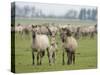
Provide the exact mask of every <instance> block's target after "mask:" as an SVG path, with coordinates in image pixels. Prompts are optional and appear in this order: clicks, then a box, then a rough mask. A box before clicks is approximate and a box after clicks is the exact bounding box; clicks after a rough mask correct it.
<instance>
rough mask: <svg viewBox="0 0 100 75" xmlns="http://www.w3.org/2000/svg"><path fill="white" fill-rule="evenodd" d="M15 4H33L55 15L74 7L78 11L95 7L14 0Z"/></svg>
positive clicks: (30, 5)
mask: <svg viewBox="0 0 100 75" xmlns="http://www.w3.org/2000/svg"><path fill="white" fill-rule="evenodd" d="M16 5H18V6H19V7H23V6H25V5H27V6H29V7H32V6H35V7H36V9H41V10H42V12H43V13H44V14H46V15H48V14H54V15H56V16H59V15H64V14H65V13H66V12H67V11H68V10H71V9H74V10H77V11H78V12H79V10H80V9H81V8H86V9H93V8H94V9H95V8H96V7H95V6H80V5H67V4H46V3H33V2H16Z"/></svg>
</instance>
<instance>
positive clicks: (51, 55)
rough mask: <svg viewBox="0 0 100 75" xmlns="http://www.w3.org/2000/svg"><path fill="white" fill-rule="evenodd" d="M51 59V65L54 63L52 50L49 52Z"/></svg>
mask: <svg viewBox="0 0 100 75" xmlns="http://www.w3.org/2000/svg"><path fill="white" fill-rule="evenodd" d="M49 55H50V56H49V59H50V65H52V63H53V52H50V53H49Z"/></svg>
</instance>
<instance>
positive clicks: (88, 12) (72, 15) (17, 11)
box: [11, 5, 97, 21]
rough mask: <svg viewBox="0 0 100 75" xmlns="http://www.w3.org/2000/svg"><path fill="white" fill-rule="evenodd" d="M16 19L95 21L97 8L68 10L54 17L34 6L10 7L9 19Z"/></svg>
mask: <svg viewBox="0 0 100 75" xmlns="http://www.w3.org/2000/svg"><path fill="white" fill-rule="evenodd" d="M15 16H16V17H18V18H63V19H80V20H94V21H95V20H97V8H95V9H94V8H91V9H86V8H81V9H80V11H79V12H78V11H77V10H74V9H70V10H68V11H67V12H66V13H65V14H64V15H59V16H56V15H54V14H49V15H46V14H45V13H43V11H42V10H41V9H37V8H36V7H35V6H32V7H29V6H27V5H25V6H24V7H20V6H17V5H12V6H11V17H15Z"/></svg>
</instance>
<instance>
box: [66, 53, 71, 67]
mask: <svg viewBox="0 0 100 75" xmlns="http://www.w3.org/2000/svg"><path fill="white" fill-rule="evenodd" d="M67 57H68V61H67V64H68V65H70V64H71V52H70V51H67Z"/></svg>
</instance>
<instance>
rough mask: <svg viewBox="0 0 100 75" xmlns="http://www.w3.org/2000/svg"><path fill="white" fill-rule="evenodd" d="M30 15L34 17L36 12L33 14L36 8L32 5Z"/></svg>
mask: <svg viewBox="0 0 100 75" xmlns="http://www.w3.org/2000/svg"><path fill="white" fill-rule="evenodd" d="M31 12H32V13H31V17H34V16H35V15H36V14H35V12H36V8H35V7H34V6H33V7H32V8H31Z"/></svg>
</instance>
